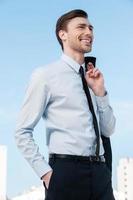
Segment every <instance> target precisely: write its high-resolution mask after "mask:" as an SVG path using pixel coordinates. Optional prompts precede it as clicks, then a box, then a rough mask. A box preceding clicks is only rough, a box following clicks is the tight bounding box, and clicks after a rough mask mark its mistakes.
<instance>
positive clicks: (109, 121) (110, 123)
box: [96, 93, 116, 137]
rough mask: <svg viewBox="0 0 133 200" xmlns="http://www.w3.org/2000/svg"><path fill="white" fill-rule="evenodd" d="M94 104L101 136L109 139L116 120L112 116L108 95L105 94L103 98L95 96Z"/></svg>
mask: <svg viewBox="0 0 133 200" xmlns="http://www.w3.org/2000/svg"><path fill="white" fill-rule="evenodd" d="M96 103H97V107H98V113H99V125H100V130H101V134H102V135H104V136H106V137H109V136H111V135H112V134H113V132H114V129H115V124H116V119H115V117H114V114H113V109H112V108H111V106H110V104H109V97H108V93H106V95H105V96H104V97H99V96H96Z"/></svg>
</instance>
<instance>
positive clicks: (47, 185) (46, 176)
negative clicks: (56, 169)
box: [42, 171, 53, 189]
mask: <svg viewBox="0 0 133 200" xmlns="http://www.w3.org/2000/svg"><path fill="white" fill-rule="evenodd" d="M52 173H53V171H49V172H48V173H47V174H45V175H44V176H43V177H42V180H43V182H44V183H45V185H46V188H47V189H48V187H49V182H50V179H51V175H52Z"/></svg>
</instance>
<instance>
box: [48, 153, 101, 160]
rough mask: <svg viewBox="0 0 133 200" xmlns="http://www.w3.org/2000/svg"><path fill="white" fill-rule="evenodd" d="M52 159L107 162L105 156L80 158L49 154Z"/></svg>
mask: <svg viewBox="0 0 133 200" xmlns="http://www.w3.org/2000/svg"><path fill="white" fill-rule="evenodd" d="M49 158H50V159H68V160H77V161H88V162H105V158H104V156H98V157H97V156H78V155H68V154H54V153H53V154H49Z"/></svg>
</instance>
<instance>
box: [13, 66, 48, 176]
mask: <svg viewBox="0 0 133 200" xmlns="http://www.w3.org/2000/svg"><path fill="white" fill-rule="evenodd" d="M49 99H50V92H49V90H48V86H47V85H46V80H45V76H44V69H43V68H39V69H37V70H35V72H34V73H33V74H32V76H31V80H30V83H29V86H28V88H27V90H26V94H25V99H24V102H23V105H22V108H21V110H20V113H19V118H18V120H17V126H16V133H15V140H16V144H17V146H18V148H19V149H20V151H21V152H22V154H23V156H24V158H25V159H26V160H27V161H28V162H29V164H30V165H31V167H32V168H33V169H34V171H35V172H36V174H37V175H38V176H39V177H40V178H41V177H42V176H43V175H44V174H46V173H47V172H48V171H51V170H52V169H51V167H50V166H49V165H48V163H47V162H46V161H45V159H44V157H43V156H42V155H41V154H40V152H39V147H38V145H37V144H35V141H34V138H33V131H34V127H35V126H36V124H37V123H38V121H39V120H40V118H41V117H42V115H43V113H44V111H45V108H46V106H47V104H48V102H49Z"/></svg>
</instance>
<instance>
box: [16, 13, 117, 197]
mask: <svg viewBox="0 0 133 200" xmlns="http://www.w3.org/2000/svg"><path fill="white" fill-rule="evenodd" d="M56 36H57V39H58V41H59V43H60V45H61V48H62V51H63V54H62V56H61V58H60V59H59V60H57V61H56V62H54V63H51V64H48V65H46V66H43V67H38V68H37V69H35V70H34V72H33V73H32V75H31V79H30V82H29V85H28V87H27V91H26V94H25V98H24V102H23V105H22V108H21V110H20V113H19V117H18V120H17V127H16V133H15V139H16V143H17V146H18V148H19V149H20V151H21V152H22V154H23V155H24V157H25V159H26V160H27V161H28V162H29V164H30V165H31V167H32V168H33V169H34V171H35V172H36V174H37V175H38V176H39V177H40V178H41V179H42V181H43V184H44V186H45V191H46V198H45V199H46V200H114V196H113V190H112V183H111V172H110V170H109V169H108V167H107V165H106V163H105V158H104V148H103V144H102V140H101V134H102V135H104V136H105V137H110V136H111V135H112V133H113V132H114V128H115V117H114V115H113V110H112V108H111V106H110V104H109V99H108V92H107V91H106V90H105V84H104V77H103V74H102V73H101V72H100V70H99V69H98V68H96V67H95V68H94V65H93V64H92V63H91V62H90V63H88V65H87V71H86V72H85V59H84V56H85V53H88V52H90V51H91V49H92V43H93V26H92V25H91V23H90V21H89V20H88V15H87V13H86V12H85V11H83V10H72V11H70V12H67V13H65V14H64V15H62V16H61V17H60V18H59V19H58V21H57V24H56ZM80 68H82V69H83V71H84V73H85V80H86V83H87V86H88V90H89V91H90V95H91V99H92V103H93V107H94V113H95V116H96V120H97V123H98V129H99V133H100V135H99V147H98V148H99V150H98V155H97V153H96V148H97V142H96V141H97V135H96V131H95V127H94V121H93V115H92V112H91V111H90V108H89V106H88V102H87V98H86V94H85V91H84V88H83V82H82V78H81V74H80ZM41 117H42V118H43V119H44V121H45V126H46V141H47V146H48V152H49V162H48V163H47V162H46V160H45V158H44V156H43V155H41V154H40V152H39V147H38V145H37V144H36V143H35V141H34V137H33V131H34V128H35V126H36V124H37V123H38V122H39V120H40V118H41ZM44 132H45V131H44Z"/></svg>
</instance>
